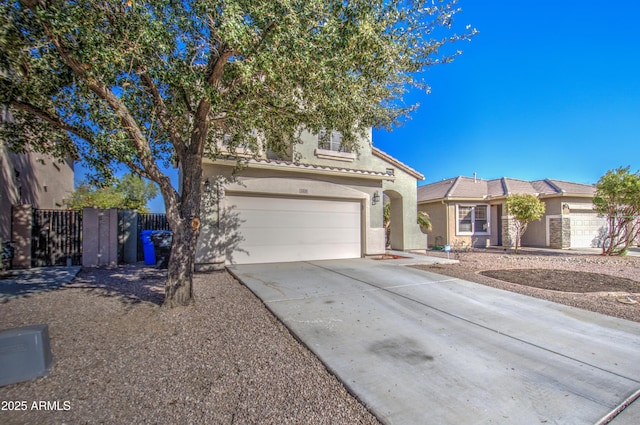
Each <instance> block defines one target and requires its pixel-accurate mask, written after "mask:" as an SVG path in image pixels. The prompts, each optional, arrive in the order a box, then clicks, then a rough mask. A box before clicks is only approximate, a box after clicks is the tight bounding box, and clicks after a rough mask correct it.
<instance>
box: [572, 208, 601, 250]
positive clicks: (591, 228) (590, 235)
mask: <svg viewBox="0 0 640 425" xmlns="http://www.w3.org/2000/svg"><path fill="white" fill-rule="evenodd" d="M570 219H571V247H572V248H593V247H597V246H598V244H599V238H600V237H601V236H602V234H601V229H602V228H603V227H604V226H606V221H605V219H604V218H602V217H598V216H597V215H596V214H594V213H582V214H581V213H576V214H574V213H573V212H572V213H571V216H570Z"/></svg>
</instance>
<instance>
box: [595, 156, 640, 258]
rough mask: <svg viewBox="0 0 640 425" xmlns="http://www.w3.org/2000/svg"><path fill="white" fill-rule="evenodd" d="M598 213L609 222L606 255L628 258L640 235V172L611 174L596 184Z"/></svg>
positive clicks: (605, 247) (625, 171)
mask: <svg viewBox="0 0 640 425" xmlns="http://www.w3.org/2000/svg"><path fill="white" fill-rule="evenodd" d="M593 205H594V209H595V211H597V212H598V213H600V214H601V215H603V216H604V217H606V219H607V224H608V226H607V235H606V236H605V238H604V241H603V244H602V253H603V254H606V255H624V254H626V252H627V250H628V248H629V246H630V245H631V244H632V243H633V242H634V241H635V240H637V238H638V235H639V234H640V171H636V172H635V173H631V172H630V171H629V167H625V168H622V167H621V168H618V169H616V170H609V171H607V172H606V174H605V175H604V176H602V177H600V180H598V183H597V184H596V195H595V197H594V198H593Z"/></svg>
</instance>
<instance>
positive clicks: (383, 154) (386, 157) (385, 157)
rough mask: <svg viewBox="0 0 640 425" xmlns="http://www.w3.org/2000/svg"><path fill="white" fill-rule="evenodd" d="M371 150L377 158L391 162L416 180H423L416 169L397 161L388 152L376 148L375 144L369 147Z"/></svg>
mask: <svg viewBox="0 0 640 425" xmlns="http://www.w3.org/2000/svg"><path fill="white" fill-rule="evenodd" d="M371 152H372V153H373V154H374V155H375V156H377V157H378V158H380V159H383V160H384V161H386V162H388V163H389V164H392V165H394V166H396V167H398V168H399V169H401V170H402V171H404V172H405V173H407V174H409V175H410V176H412V177H414V178H416V179H417V180H424V176H423V175H422V174H421V173H419V172H418V171H416V170H414V169H413V168H411V167H409V166H408V165H406V164H403V163H402V162H400V161H398V160H397V159H395V158H394V157H392V156H391V155H389V154H388V153H386V152H383V151H381V150H380V149H378V148H376V147H375V146H372V147H371Z"/></svg>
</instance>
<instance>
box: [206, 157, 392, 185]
mask: <svg viewBox="0 0 640 425" xmlns="http://www.w3.org/2000/svg"><path fill="white" fill-rule="evenodd" d="M219 161H226V162H227V163H233V164H237V159H236V158H235V157H231V156H230V157H227V158H224V159H221V160H219ZM241 163H242V164H243V166H245V167H247V166H248V167H251V166H252V165H257V166H271V167H279V168H282V169H284V170H287V169H288V170H292V171H293V170H299V171H310V172H313V171H316V172H334V173H344V174H350V175H354V176H363V177H372V178H379V179H381V180H393V179H394V177H393V176H389V175H388V174H387V172H386V170H385V171H376V170H359V169H353V168H346V167H336V166H328V165H316V164H302V163H296V162H292V161H285V160H275V159H266V158H242V159H241Z"/></svg>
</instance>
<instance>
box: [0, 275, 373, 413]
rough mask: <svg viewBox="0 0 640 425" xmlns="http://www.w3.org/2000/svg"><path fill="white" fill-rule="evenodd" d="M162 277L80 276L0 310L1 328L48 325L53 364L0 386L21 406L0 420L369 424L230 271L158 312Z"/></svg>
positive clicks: (0, 395)
mask: <svg viewBox="0 0 640 425" xmlns="http://www.w3.org/2000/svg"><path fill="white" fill-rule="evenodd" d="M163 278H164V276H163V275H162V273H161V272H159V271H157V270H155V269H151V268H144V267H141V266H123V267H118V268H114V269H88V270H83V271H82V272H80V274H79V275H78V278H77V279H76V280H75V281H74V283H73V284H71V285H67V286H65V287H62V288H60V289H58V290H55V291H51V292H45V293H40V294H37V295H32V296H27V297H23V298H19V299H11V300H9V301H8V302H5V303H3V304H0V323H1V325H0V326H1V328H2V329H7V328H12V327H18V326H24V325H30V324H38V323H48V324H49V334H50V337H51V349H52V352H53V355H54V358H55V363H54V365H53V366H52V368H51V370H50V374H49V376H48V377H45V378H40V379H36V380H34V381H31V382H24V383H19V384H14V385H9V386H6V387H2V388H0V401H10V400H11V401H26V402H27V406H28V408H27V410H26V411H1V412H0V423H2V424H61V423H67V424H98V423H104V424H122V423H129V424H145V423H150V424H151V423H154V424H155V423H162V424H190V423H191V424H257V423H260V424H377V423H378V422H377V420H376V418H375V417H373V416H372V415H371V414H370V413H369V412H368V411H367V410H366V409H365V408H364V407H363V406H362V404H360V403H359V402H358V401H357V400H356V399H354V398H353V397H352V396H351V395H350V394H349V393H347V391H346V390H345V388H344V387H343V386H342V385H341V384H340V383H339V382H338V380H337V379H336V378H335V377H334V376H333V375H332V374H330V373H329V372H328V371H327V370H326V369H325V367H324V366H323V365H322V364H321V363H320V361H319V360H318V359H317V358H316V357H315V356H314V355H313V354H311V353H310V352H309V351H308V350H307V349H306V348H305V347H303V346H302V345H301V344H300V343H299V342H298V341H297V340H295V339H294V338H293V337H292V336H291V334H290V333H289V332H288V330H287V329H286V328H285V327H284V326H283V325H281V324H280V322H278V321H277V320H276V319H275V318H274V317H273V315H272V314H271V313H270V312H268V311H267V309H266V308H265V307H264V305H263V304H262V303H261V302H260V301H259V300H258V299H257V298H256V297H255V296H254V295H253V294H252V293H251V292H250V291H249V290H248V289H246V288H245V287H244V286H242V285H241V284H239V283H238V282H237V281H235V280H234V279H233V278H232V277H231V276H230V275H229V274H227V273H226V272H217V273H211V274H199V275H196V277H195V279H194V285H195V293H196V296H197V303H196V305H195V307H192V308H182V309H173V310H167V309H164V308H161V307H160V306H159V304H160V303H161V301H162V284H163ZM34 401H36V402H39V401H49V402H55V401H58V402H59V403H58V406H59V408H60V410H36V409H34V408H32V406H33V402H34ZM65 402H69V403H68V404H67V403H65ZM51 405H54V404H53V403H52V404H51ZM65 407H68V410H64V409H65Z"/></svg>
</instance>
